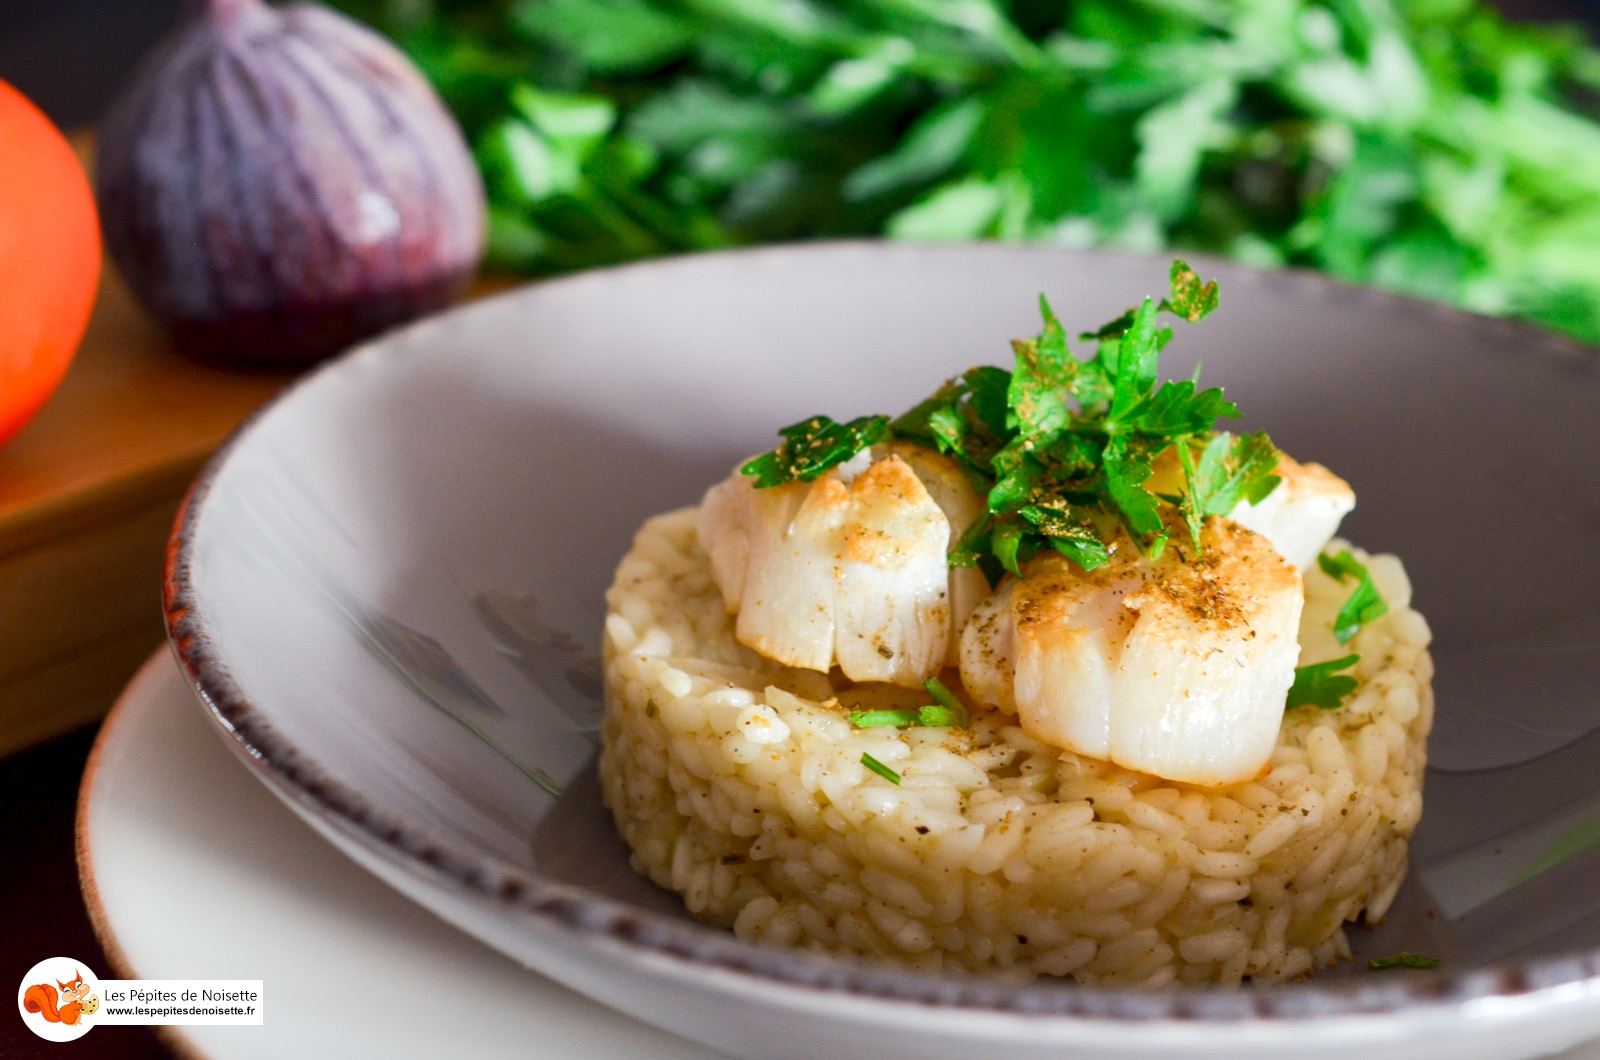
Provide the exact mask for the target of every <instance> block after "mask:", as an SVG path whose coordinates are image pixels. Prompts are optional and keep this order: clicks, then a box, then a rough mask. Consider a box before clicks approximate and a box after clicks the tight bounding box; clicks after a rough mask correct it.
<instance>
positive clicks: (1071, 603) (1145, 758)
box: [961, 518, 1304, 785]
mask: <svg viewBox="0 0 1600 1060" xmlns="http://www.w3.org/2000/svg"><path fill="white" fill-rule="evenodd" d="M1179 540H1181V539H1179ZM1201 542H1202V545H1203V546H1204V551H1203V553H1202V554H1201V555H1199V556H1196V555H1194V554H1193V550H1192V549H1190V548H1188V547H1187V545H1184V544H1177V545H1171V546H1169V547H1168V548H1167V549H1166V551H1165V552H1164V553H1163V555H1162V556H1161V558H1160V559H1157V560H1151V559H1149V558H1147V557H1145V556H1142V555H1140V554H1139V552H1138V551H1137V549H1135V548H1134V547H1133V546H1132V544H1131V543H1130V542H1128V541H1127V540H1126V539H1125V538H1124V539H1122V540H1121V541H1119V542H1117V543H1116V545H1117V547H1115V549H1114V551H1113V554H1112V558H1111V561H1110V562H1109V563H1107V564H1106V565H1105V566H1102V567H1100V568H1098V569H1096V570H1094V571H1084V570H1083V569H1081V568H1080V567H1078V566H1077V565H1076V564H1073V563H1071V562H1069V561H1068V560H1066V559H1064V558H1062V557H1060V556H1057V555H1054V554H1046V555H1042V556H1040V557H1039V558H1038V559H1036V560H1035V561H1034V562H1033V563H1032V564H1030V565H1029V566H1028V567H1027V568H1026V569H1025V571H1024V576H1023V577H1022V578H1020V579H1018V578H1013V579H1008V582H1007V584H1005V585H1003V586H1002V587H1001V589H1000V591H999V592H998V593H996V594H995V596H994V597H993V598H991V599H990V600H989V601H987V602H985V603H984V604H983V605H981V606H980V607H979V608H978V609H977V611H975V612H974V614H973V616H972V618H971V619H970V620H969V621H968V623H967V626H966V628H965V630H964V631H963V633H962V639H961V677H962V681H963V683H964V684H965V685H966V687H967V689H968V691H969V692H971V693H972V694H973V695H974V696H975V697H977V698H978V699H980V700H983V701H985V702H988V703H991V704H993V705H995V706H998V707H1000V708H1002V709H1005V710H1014V711H1015V712H1016V714H1017V716H1018V718H1019V720H1020V722H1021V725H1022V728H1023V731H1025V732H1026V733H1028V735H1030V736H1032V737H1034V738H1035V739H1037V740H1041V741H1043V742H1045V743H1048V744H1052V745H1054V746H1056V747H1061V748H1064V749H1066V750H1070V751H1076V752H1078V753H1080V754H1084V755H1088V756H1091V757H1094V758H1101V759H1107V760H1109V761H1112V762H1115V763H1117V764H1118V765H1122V766H1126V767H1128V768H1130V769H1137V770H1140V771H1143V772H1146V773H1154V774H1156V775H1158V776H1162V777H1166V778H1168V779H1170V780H1181V781H1187V782H1190V783H1195V784H1206V785H1220V784H1229V783H1234V782H1237V781H1242V780H1248V779H1250V778H1251V777H1254V776H1256V775H1257V774H1258V773H1259V772H1260V771H1261V769H1262V768H1263V767H1264V766H1265V765H1266V763H1267V760H1268V759H1269V758H1270V756H1271V754H1272V748H1273V746H1274V745H1275V744H1276V742H1277V738H1278V729H1279V726H1280V724H1281V722H1282V720H1283V710H1284V699H1285V696H1286V694H1287V693H1288V690H1289V685H1290V684H1291V683H1292V682H1293V680H1294V668H1295V664H1296V662H1297V661H1298V658H1299V651H1300V649H1299V644H1298V642H1297V640H1296V633H1297V630H1298V625H1299V620H1300V611H1301V607H1302V605H1303V603H1304V592H1303V588H1302V585H1301V581H1300V573H1299V571H1298V570H1297V569H1296V568H1295V567H1294V566H1293V565H1292V564H1290V563H1289V562H1288V561H1287V560H1286V559H1285V558H1284V557H1283V556H1281V555H1280V554H1279V553H1278V551H1277V550H1276V549H1275V548H1273V546H1272V545H1271V543H1270V542H1269V541H1268V540H1267V539H1266V538H1265V537H1262V536H1261V535H1259V534H1256V533H1255V532H1253V531H1251V530H1248V529H1245V528H1244V527H1242V526H1239V525H1237V524H1236V523H1234V522H1232V521H1231V520H1227V519H1218V518H1212V519H1208V520H1207V521H1206V524H1205V528H1204V531H1203V533H1202V535H1201Z"/></svg>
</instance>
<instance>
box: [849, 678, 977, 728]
mask: <svg viewBox="0 0 1600 1060" xmlns="http://www.w3.org/2000/svg"><path fill="white" fill-rule="evenodd" d="M922 684H923V687H924V688H926V689H927V690H928V694H929V695H930V696H932V697H933V698H934V699H936V700H938V702H937V703H930V704H929V705H927V706H925V707H915V708H910V709H906V710H853V711H851V712H850V724H851V725H854V726H855V727H856V728H858V729H872V728H878V727H881V726H884V725H893V726H895V727H896V728H905V727H906V726H909V725H924V726H927V727H929V728H934V727H938V726H945V725H948V726H959V725H965V724H966V723H967V708H966V707H965V706H963V705H962V703H961V700H959V699H957V698H956V697H955V693H953V692H951V691H950V690H949V689H948V688H946V687H945V686H944V684H943V682H941V681H940V680H939V679H938V678H937V677H930V678H928V679H927V680H926V681H924V682H923V683H922Z"/></svg>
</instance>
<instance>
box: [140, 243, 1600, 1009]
mask: <svg viewBox="0 0 1600 1060" xmlns="http://www.w3.org/2000/svg"><path fill="white" fill-rule="evenodd" d="M841 252H864V253H868V254H878V253H891V254H892V253H899V254H905V253H908V252H910V253H915V254H973V253H977V254H983V253H1000V254H1018V253H1022V254H1038V255H1049V256H1056V257H1060V258H1067V259H1082V258H1085V257H1092V258H1098V259H1105V258H1117V259H1124V260H1139V261H1151V260H1156V256H1152V255H1138V254H1126V253H1120V252H1106V251H1068V250H1063V249H1060V248H1048V247H1038V246H1012V245H1005V244H994V243H987V244H984V243H980V244H960V245H954V246H951V245H941V246H929V245H921V246H910V245H907V244H896V243H890V242H887V241H881V240H833V241H818V242H813V243H806V244H777V245H769V246H761V247H753V248H740V249H734V250H721V251H711V252H703V253H696V254H686V255H677V256H671V257H665V258H655V259H650V260H646V261H639V262H630V263H624V264H620V265H614V266H610V267H606V268H601V269H593V270H588V271H584V272H579V273H573V274H569V275H566V276H561V277H556V278H552V279H547V280H541V281H535V282H533V283H530V284H526V285H522V286H520V287H516V288H513V289H511V290H507V291H503V292H500V293H497V294H494V295H491V296H488V297H486V298H484V299H480V300H478V301H474V302H471V303H467V304H462V305H458V306H456V307H454V308H452V309H450V310H447V311H445V312H444V313H440V314H434V315H432V316H429V317H426V318H423V319H422V320H419V321H413V322H412V323H409V324H406V325H403V326H400V327H397V328H393V329H390V330H389V331H387V332H384V333H383V334H381V335H378V336H375V337H374V338H371V339H368V340H366V341H364V342H362V343H361V344H359V345H357V346H355V347H353V348H351V349H350V350H347V351H345V352H344V353H342V354H340V355H339V356H337V357H334V358H332V359H330V360H328V361H326V362H324V363H323V364H321V365H319V366H317V367H316V368H314V369H313V370H311V371H310V372H307V373H306V374H305V375H303V376H302V377H300V378H299V379H297V380H295V381H294V382H292V383H291V384H290V385H289V386H287V387H285V388H284V389H283V390H282V391H280V392H279V393H278V394H277V395H276V396H274V397H273V398H271V399H270V400H269V401H267V402H266V403H265V404H263V405H262V406H261V407H260V408H258V409H257V410H256V411H255V412H253V413H252V414H251V415H250V416H249V417H247V418H246V419H245V420H244V422H243V423H241V424H240V426H239V427H238V428H237V429H236V430H235V431H234V432H233V433H232V435H230V436H229V438H228V439H227V440H226V441H225V442H224V443H223V444H222V446H221V447H220V448H218V450H217V451H216V452H215V453H214V454H213V455H212V456H211V457H210V459H209V460H207V462H206V464H205V466H204V467H203V468H202V469H201V471H200V473H199V475H198V476H197V477H196V479H195V480H194V482H193V483H192V484H191V486H190V488H189V490H188V492H187V493H186V495H185V497H184V499H183V501H182V502H181V504H180V506H179V508H178V513H177V517H176V519H175V521H174V525H173V529H172V533H171V535H170V537H169V539H168V543H167V549H166V561H165V570H164V577H163V585H162V607H163V613H164V617H165V620H166V628H167V635H168V639H169V642H170V644H171V647H172V649H173V652H174V654H175V655H176V657H177V659H178V662H179V664H180V666H181V668H182V670H183V673H184V675H185V677H186V678H187V679H188V681H189V684H190V685H191V687H192V688H193V689H194V690H195V692H196V694H197V695H198V697H199V698H200V700H201V702H202V703H203V704H204V705H205V707H206V708H207V713H208V716H209V717H210V718H211V719H212V721H213V722H214V723H215V724H216V725H217V726H218V727H219V728H220V729H221V731H222V733H223V734H224V735H225V737H226V738H227V740H228V741H229V743H230V744H231V746H232V749H233V750H235V751H236V752H237V753H239V755H240V757H241V758H242V759H244V760H245V761H246V762H247V763H248V764H249V765H250V766H251V767H252V770H253V772H255V774H256V775H257V776H258V777H259V778H260V779H261V780H262V781H263V782H264V783H266V784H267V785H268V787H269V788H272V789H273V790H274V791H275V792H276V793H277V794H278V795H279V796H280V797H283V798H286V799H289V800H290V801H292V802H294V803H296V804H297V805H299V806H300V807H302V808H303V809H305V810H307V811H308V812H310V813H313V814H315V815H316V816H317V817H318V818H319V819H321V820H323V821H325V822H327V823H329V824H331V825H332V826H334V827H335V828H337V829H338V830H339V831H340V832H341V833H343V834H346V835H348V836H350V837H351V838H352V839H354V840H355V841H357V842H359V843H360V844H362V845H363V846H365V847H366V848H368V849H370V850H372V851H373V852H375V853H377V854H379V855H380V856H383V857H384V858H386V859H388V860H389V861H391V862H394V863H396V864H398V865H401V866H403V867H404V868H406V869H407V870H409V871H411V872H412V873H414V874H417V875H419V876H422V877H424V878H431V880H432V881H433V882H434V883H436V884H442V885H445V886H447V887H448V888H450V889H452V890H456V891H458V892H463V893H465V894H467V895H469V896H470V897H472V898H474V899H476V900H478V901H480V902H483V903H487V904H489V905H491V906H498V907H501V908H505V909H509V910H514V911H516V912H518V913H522V914H529V915H532V916H534V917H536V918H539V919H541V920H544V921H547V922H549V923H551V924H553V925H557V926H560V927H562V928H566V929H569V930H571V931H574V932H576V933H578V934H580V935H582V936H584V937H586V938H587V939H588V940H590V941H591V942H593V941H598V940H608V941H609V942H611V943H620V944H622V945H623V946H625V947H632V948H637V949H638V950H640V951H644V952H645V953H647V954H650V955H654V956H657V957H666V958H671V959H673V960H676V961H680V962H684V963H685V964H687V965H691V966H692V965H703V966H708V967H709V968H711V969H716V970H719V971H723V972H733V973H738V974H745V975H749V976H752V977H754V978H755V979H757V980H761V981H764V982H765V983H766V984H768V985H770V986H776V987H789V988H799V989H802V990H807V991H822V992H836V993H842V994H845V995H850V996H854V997H856V998H858V999H867V1000H872V1001H877V1002H904V1003H911V1004H916V1005H920V1006H926V1007H929V1008H931V1009H935V1010H947V1011H948V1010H966V1011H970V1012H980V1013H996V1014H1005V1015H1008V1016H1015V1017H1022V1018H1025V1019H1029V1020H1035V1021H1038V1020H1044V1021H1061V1020H1065V1021H1073V1020H1111V1021H1117V1022H1128V1023H1136V1024H1142V1023H1149V1022H1154V1021H1179V1022H1183V1023H1186V1024H1190V1025H1193V1026H1196V1027H1205V1026H1226V1025H1231V1024H1237V1023H1239V1022H1243V1021H1260V1020H1272V1021H1297V1020H1307V1019H1318V1020H1322V1019H1328V1018H1342V1019H1358V1018H1370V1017H1381V1016H1392V1015H1397V1014H1400V1013H1403V1012H1405V1011H1407V1010H1414V1009H1417V1008H1421V1007H1429V1008H1438V1007H1441V1006H1442V1007H1446V1008H1450V1007H1455V1008H1459V1007H1462V1006H1464V1005H1466V1004H1468V1003H1469V1002H1472V1001H1475V1000H1478V999H1482V998H1489V997H1522V996H1527V995H1534V994H1539V993H1543V992H1547V991H1557V992H1559V993H1560V994H1561V995H1562V996H1563V997H1566V996H1569V995H1570V993H1571V990H1570V988H1571V987H1572V986H1573V985H1574V984H1586V985H1587V986H1589V987H1591V988H1600V948H1596V949H1591V950H1580V951H1576V952H1573V953H1569V954H1562V955H1557V956H1545V957H1539V958H1534V959H1529V960H1525V961H1520V962H1506V963H1502V964H1489V965H1483V966H1478V967H1474V968H1470V969H1460V970H1456V969H1442V970H1439V971H1435V972H1427V973H1420V974H1419V973H1410V974H1407V973H1401V974H1397V975H1393V976H1390V977H1385V978H1384V979H1382V980H1380V981H1369V980H1366V979H1364V978H1351V979H1341V980H1333V981H1322V982H1318V981H1316V980H1314V979H1313V980H1311V981H1308V982H1298V983H1289V984H1262V985H1260V986H1248V985H1247V986H1246V987H1245V988H1243V989H1218V988H1211V987H1192V986H1174V987H1170V988H1163V989H1160V990H1143V989H1138V988H1118V987H1107V986H1087V985H1082V984H1078V983H1075V982H1071V981H1061V982H1050V983H1033V984H1027V985H1018V984H1012V983H1004V982H997V981H994V980H990V979H984V978H980V977H976V976H965V975H936V974H933V973H927V972H920V971H915V970H912V969H902V968H894V967H887V966H877V965H867V964H862V963H854V962H850V961H847V960H842V959H837V958H832V957H826V956H819V955H814V954H808V953H802V952H799V951H791V950H783V949H778V948H773V947H767V946H760V945H756V944H752V943H746V942H742V941H740V940H738V939H737V938H735V937H734V936H733V935H732V934H731V933H729V932H725V931H721V930H718V929H716V928H712V927H710V926H707V925H704V924H700V923H697V922H693V921H687V920H682V919H678V918H674V917H669V916H666V915H664V914H660V913H656V912H653V911H649V910H644V909H640V908H638V907H635V906H632V905H629V904H627V903H624V902H622V901H619V900H616V899H611V898H606V897H603V896H600V895H597V894H594V893H592V892H590V891H587V890H585V889H583V888H580V887H577V886H575V885H571V884H566V883H562V882H559V881H556V880H552V879H549V878H547V877H545V876H543V875H541V874H539V873H538V872H535V871H529V870H526V869H523V868H520V867H516V866H512V865H509V864H506V863H504V862H502V861H501V860H500V859H498V858H496V857H494V856H492V855H489V854H485V853H483V852H477V851H472V850H470V849H466V848H464V847H463V846H461V845H458V844H455V843H453V842H451V840H450V839H449V838H448V837H444V836H439V835H436V834H434V833H433V832H432V831H430V830H428V829H426V828H423V827H421V826H419V825H416V824H413V823H409V822H407V821H405V820H401V819H399V818H396V817H393V816H390V815H388V814H386V813H385V812H383V811H382V810H380V809H379V808H378V807H375V806H372V805H370V804H368V802H367V801H366V800H365V799H364V798H363V797H362V796H361V795H360V794H359V793H358V792H356V791H355V790H353V789H352V788H350V787H348V786H346V785H344V784H343V783H341V782H340V781H338V780H336V779H334V777H333V776H332V775H331V774H330V773H329V772H328V771H327V770H326V769H325V768H324V767H323V766H322V765H321V764H320V763H319V762H318V761H317V760H316V757H315V755H314V754H311V753H307V752H306V751H303V750H301V749H300V748H298V747H296V746H295V745H294V744H293V743H291V742H290V741H289V740H287V739H286V738H284V737H283V736H282V735H281V734H280V733H278V732H277V730H276V728H275V727H274V726H273V724H272V721H271V719H270V717H269V716H268V714H267V713H266V712H265V711H263V710H262V709H260V708H258V707H257V706H256V705H255V704H253V703H252V702H251V700H250V698H249V696H248V695H247V693H246V692H245V690H244V689H243V688H242V687H241V686H240V684H239V682H238V681H236V680H235V678H234V677H233V675H232V672H231V671H230V669H229V667H228V664H227V660H226V659H225V658H224V656H223V654H222V652H220V651H219V650H218V648H217V646H216V644H215V643H214V641H213V640H212V638H211V637H210V635H209V634H208V632H207V629H206V624H205V617H204V603H203V600H202V599H201V598H200V596H199V594H198V592H197V589H196V585H195V578H194V547H195V540H196V537H197V534H198V530H199V526H200V524H201V522H202V520H203V518H204V513H205V510H206V502H207V500H208V499H209V497H210V493H211V488H212V486H213V484H214V483H215V482H216V481H217V479H218V477H219V476H220V474H221V473H222V471H223V469H224V468H225V467H226V465H227V464H228V462H229V460H230V459H231V457H232V456H233V454H234V453H235V452H236V451H237V450H239V449H240V448H241V447H243V446H244V445H246V444H248V443H249V441H250V439H251V437H252V435H253V434H254V432H255V431H256V429H257V427H258V426H259V425H260V423H261V422H262V421H263V420H264V419H265V418H266V417H268V416H269V415H271V414H272V412H273V411H274V410H276V409H277V408H279V407H280V406H281V405H285V404H287V403H289V402H292V401H294V400H295V399H296V395H298V394H299V393H300V392H301V391H302V389H309V388H311V387H315V386H317V385H319V382H320V381H321V380H323V379H325V378H330V377H332V376H334V375H337V374H339V373H348V372H349V371H351V370H352V366H353V365H356V364H366V363H368V362H373V361H378V360H380V359H382V358H384V357H385V356H389V355H391V354H392V352H393V350H394V349H395V346H396V343H395V340H396V338H397V337H399V336H401V335H404V334H406V333H409V332H411V331H413V330H415V329H417V328H419V327H426V326H429V325H430V324H432V323H434V322H436V321H438V320H440V319H441V318H443V317H454V316H456V315H458V314H468V313H473V312H477V311H481V310H482V309H483V307H484V306H485V305H487V304H490V303H498V302H502V301H506V300H510V299H515V298H517V297H518V296H519V295H520V294H522V293H524V292H526V291H528V290H530V289H535V288H537V289H539V290H546V289H551V288H561V287H566V286H573V285H580V284H585V285H586V284H591V283H595V282H605V281H606V278H608V277H611V276H615V275H619V274H629V275H632V274H638V273H643V272H651V271H656V270H661V269H667V270H675V269H678V268H682V267H684V266H685V265H686V264H687V265H689V266H691V267H692V266H693V264H694V263H696V262H699V261H701V260H704V259H721V258H730V257H739V258H746V259H749V258H765V257H789V256H798V257H809V256H822V255H827V254H836V253H841ZM1186 257H1187V259H1188V260H1190V261H1191V262H1192V263H1195V264H1198V265H1200V266H1202V267H1205V266H1212V267H1216V266H1221V267H1223V268H1225V269H1227V270H1241V269H1244V267H1243V266H1241V265H1239V264H1238V263H1236V262H1231V261H1227V260H1226V259H1219V258H1216V257H1211V256H1208V255H1204V254H1192V255H1186ZM1213 271H1214V270H1213ZM1271 274H1272V275H1278V276H1283V275H1289V276H1291V277H1293V278H1294V279H1296V280H1298V281H1300V282H1306V283H1311V284H1313V285H1324V286H1326V287H1328V288H1332V289H1339V290H1341V294H1340V297H1341V298H1342V299H1345V300H1349V299H1351V298H1354V299H1357V300H1366V301H1373V302H1378V303H1391V304H1394V303H1398V304H1400V305H1402V306H1404V307H1405V308H1406V309H1407V311H1410V312H1418V311H1426V312H1434V313H1440V314H1444V315H1447V316H1452V317H1470V318H1476V319H1477V320H1480V321H1482V322H1483V324H1484V325H1486V326H1489V327H1491V328H1494V329H1496V330H1497V332H1498V333H1499V334H1500V335H1503V336H1504V337H1505V338H1506V339H1507V340H1514V341H1516V342H1518V343H1519V344H1520V345H1521V347H1522V348H1521V351H1520V354H1519V355H1520V356H1530V355H1532V354H1533V353H1534V352H1535V351H1536V350H1537V351H1540V352H1544V353H1546V354H1554V355H1555V356H1556V357H1557V359H1559V360H1561V361H1564V362H1567V363H1571V362H1572V361H1573V360H1574V359H1592V358H1593V357H1594V356H1595V355H1596V354H1597V353H1600V351H1596V350H1594V349H1592V348H1590V347H1588V346H1585V345H1583V344H1582V343H1579V342H1577V341H1576V340H1573V339H1569V338H1567V337H1565V336H1561V335H1557V334H1554V333H1551V332H1548V331H1544V330H1542V329H1539V328H1536V327H1534V326H1532V325H1530V324H1527V323H1524V322H1522V321H1516V320H1508V319H1506V318H1499V317H1485V316H1482V315H1480V314H1474V313H1468V312H1465V311H1462V310H1458V309H1454V308H1452V307H1448V306H1444V305H1441V304H1439V303H1434V302H1427V301H1422V300H1419V299H1415V298H1410V297H1407V296H1404V295H1397V294H1393V293H1390V292H1386V291H1381V290H1376V289H1373V288H1366V287H1358V286H1355V285H1352V284H1348V283H1344V282H1343V281H1340V280H1338V279H1336V278H1333V277H1329V276H1326V275H1324V274H1321V273H1317V272H1313V271H1311V270H1307V269H1298V268H1295V269H1282V270H1275V271H1274V272H1273V273H1271ZM1561 988H1566V989H1564V990H1563V989H1561ZM1591 992H1593V991H1592V990H1591Z"/></svg>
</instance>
